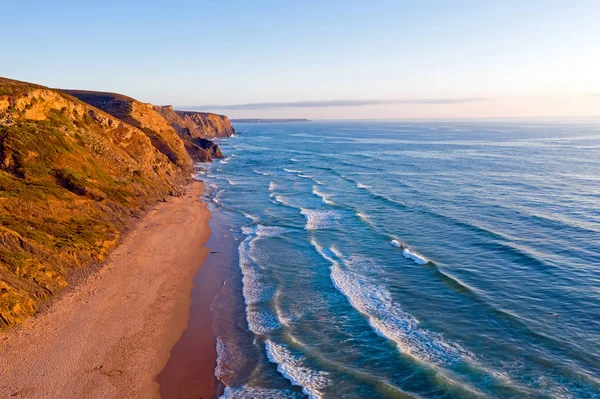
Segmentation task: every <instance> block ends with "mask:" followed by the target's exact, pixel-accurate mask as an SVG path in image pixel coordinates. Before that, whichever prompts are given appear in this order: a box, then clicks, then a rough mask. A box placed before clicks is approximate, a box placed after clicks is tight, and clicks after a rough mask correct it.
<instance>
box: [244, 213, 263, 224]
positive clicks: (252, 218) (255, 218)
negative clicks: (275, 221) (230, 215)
mask: <svg viewBox="0 0 600 399" xmlns="http://www.w3.org/2000/svg"><path fill="white" fill-rule="evenodd" d="M242 213H243V214H244V216H245V217H246V218H247V219H250V220H252V221H253V222H256V221H258V220H259V219H260V218H259V217H258V216H254V215H251V214H249V213H246V212H242Z"/></svg>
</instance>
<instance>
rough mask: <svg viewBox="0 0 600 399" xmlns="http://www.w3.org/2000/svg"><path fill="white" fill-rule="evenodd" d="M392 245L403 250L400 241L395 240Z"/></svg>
mask: <svg viewBox="0 0 600 399" xmlns="http://www.w3.org/2000/svg"><path fill="white" fill-rule="evenodd" d="M390 245H392V246H394V247H396V248H402V247H403V245H402V243H401V242H400V241H398V240H396V239H395V238H394V239H393V240H392V241H390Z"/></svg>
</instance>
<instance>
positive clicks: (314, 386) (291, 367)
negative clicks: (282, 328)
mask: <svg viewBox="0 0 600 399" xmlns="http://www.w3.org/2000/svg"><path fill="white" fill-rule="evenodd" d="M265 348H266V352H267V358H268V359H269V361H270V362H271V363H275V364H277V371H279V373H280V374H281V375H283V376H284V377H285V378H287V379H288V380H289V381H290V382H291V383H292V385H296V386H300V387H302V392H304V394H306V395H307V396H308V397H309V398H310V399H319V398H321V396H322V395H323V391H324V390H325V388H327V387H328V386H329V385H330V384H331V381H330V380H329V378H328V375H329V374H328V373H326V372H324V371H317V370H313V369H311V368H310V367H307V366H306V365H305V360H306V358H304V357H302V356H294V355H293V354H292V353H291V352H290V350H289V349H288V348H286V347H285V346H283V345H279V344H276V343H274V342H273V341H271V340H266V341H265Z"/></svg>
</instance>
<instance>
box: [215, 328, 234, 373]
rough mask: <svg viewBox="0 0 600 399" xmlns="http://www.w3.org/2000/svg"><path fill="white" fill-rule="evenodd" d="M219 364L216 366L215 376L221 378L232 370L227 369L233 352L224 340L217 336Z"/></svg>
mask: <svg viewBox="0 0 600 399" xmlns="http://www.w3.org/2000/svg"><path fill="white" fill-rule="evenodd" d="M216 349H217V365H216V366H215V377H217V378H218V379H221V378H222V376H223V375H224V374H226V373H227V372H231V370H227V369H226V366H227V363H228V362H229V361H230V360H231V352H229V351H228V350H227V348H226V347H225V344H224V343H223V341H221V339H220V338H218V337H217V345H216Z"/></svg>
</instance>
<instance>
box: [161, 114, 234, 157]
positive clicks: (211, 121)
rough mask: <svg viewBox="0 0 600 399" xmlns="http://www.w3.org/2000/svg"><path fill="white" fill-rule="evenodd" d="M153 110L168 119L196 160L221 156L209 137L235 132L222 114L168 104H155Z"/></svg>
mask: <svg viewBox="0 0 600 399" xmlns="http://www.w3.org/2000/svg"><path fill="white" fill-rule="evenodd" d="M154 110H155V111H156V112H158V113H160V114H161V115H162V116H163V117H164V118H165V119H166V120H167V121H169V123H170V124H171V126H173V128H174V129H175V130H176V131H177V133H178V134H179V137H181V138H182V139H183V140H184V142H185V147H186V149H187V151H188V153H189V154H190V156H191V157H192V159H193V160H194V161H196V162H209V161H212V160H213V159H214V158H222V157H223V155H222V154H221V151H220V150H219V147H218V146H217V145H216V144H215V143H213V142H212V141H211V140H210V139H211V138H220V137H229V136H232V135H233V134H235V130H234V129H233V126H231V123H230V122H229V119H228V118H227V117H226V116H224V115H217V114H210V113H205V112H188V111H175V110H174V109H173V107H172V106H170V105H165V106H159V105H155V106H154Z"/></svg>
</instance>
